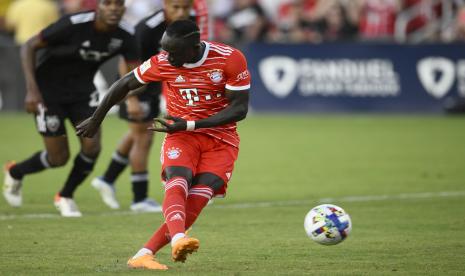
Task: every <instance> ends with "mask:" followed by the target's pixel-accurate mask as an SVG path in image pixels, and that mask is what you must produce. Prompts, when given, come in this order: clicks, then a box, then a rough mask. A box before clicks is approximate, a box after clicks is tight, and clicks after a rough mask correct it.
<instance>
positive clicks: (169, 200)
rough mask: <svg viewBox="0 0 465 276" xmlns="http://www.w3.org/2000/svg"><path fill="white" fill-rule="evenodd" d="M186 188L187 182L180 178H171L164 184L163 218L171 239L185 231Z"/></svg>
mask: <svg viewBox="0 0 465 276" xmlns="http://www.w3.org/2000/svg"><path fill="white" fill-rule="evenodd" d="M187 187H188V186H187V181H186V179H184V178H182V177H175V178H172V179H170V180H169V181H168V182H166V184H165V199H164V200H163V216H164V217H165V223H166V225H167V226H168V230H169V232H170V236H171V237H173V236H174V235H176V234H178V233H184V231H185V230H186V228H185V223H186V198H187V189H188V188H187Z"/></svg>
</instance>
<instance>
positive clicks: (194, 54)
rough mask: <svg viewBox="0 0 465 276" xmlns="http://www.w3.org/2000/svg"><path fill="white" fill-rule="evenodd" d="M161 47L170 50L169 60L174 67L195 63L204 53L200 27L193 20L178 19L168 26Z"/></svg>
mask: <svg viewBox="0 0 465 276" xmlns="http://www.w3.org/2000/svg"><path fill="white" fill-rule="evenodd" d="M161 47H162V48H163V50H165V51H166V52H168V62H169V63H170V64H171V65H173V66H174V67H181V66H182V65H183V64H184V63H195V62H196V61H198V59H199V57H200V56H201V55H202V51H201V49H202V46H201V43H200V31H199V27H197V25H196V24H195V23H194V22H192V21H191V20H178V21H175V22H173V23H172V24H170V25H169V26H168V28H166V31H165V33H164V34H163V37H162V39H161Z"/></svg>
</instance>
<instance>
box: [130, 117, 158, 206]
mask: <svg viewBox="0 0 465 276" xmlns="http://www.w3.org/2000/svg"><path fill="white" fill-rule="evenodd" d="M150 125H151V122H150V121H149V122H131V123H129V126H130V129H131V133H132V136H133V140H134V144H133V147H132V149H131V153H130V155H129V160H130V164H131V170H132V171H131V184H132V191H133V195H134V199H133V203H132V204H131V210H132V211H136V212H161V211H162V210H161V209H162V208H161V205H160V204H158V203H157V202H156V201H154V200H153V199H150V198H148V187H149V175H148V170H147V168H148V159H149V152H150V148H151V145H152V139H153V133H152V132H151V131H148V130H147V128H148V127H149V126H150Z"/></svg>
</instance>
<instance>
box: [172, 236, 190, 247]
mask: <svg viewBox="0 0 465 276" xmlns="http://www.w3.org/2000/svg"><path fill="white" fill-rule="evenodd" d="M185 236H186V234H184V233H177V234H175V235H174V236H173V238H172V239H171V246H173V245H174V244H175V243H176V242H177V241H178V240H180V239H182V238H184V237H185Z"/></svg>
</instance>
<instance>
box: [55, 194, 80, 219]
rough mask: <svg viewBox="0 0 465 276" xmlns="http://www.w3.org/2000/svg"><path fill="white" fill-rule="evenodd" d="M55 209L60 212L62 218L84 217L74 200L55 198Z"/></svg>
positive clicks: (57, 196)
mask: <svg viewBox="0 0 465 276" xmlns="http://www.w3.org/2000/svg"><path fill="white" fill-rule="evenodd" d="M55 207H57V209H58V211H60V213H61V216H62V217H70V218H79V217H82V214H81V212H79V208H78V207H77V205H76V202H74V200H73V199H72V198H67V197H61V196H60V195H59V194H57V195H56V196H55Z"/></svg>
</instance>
